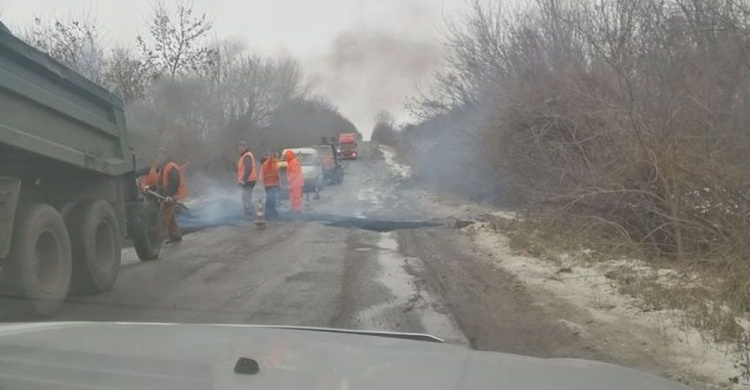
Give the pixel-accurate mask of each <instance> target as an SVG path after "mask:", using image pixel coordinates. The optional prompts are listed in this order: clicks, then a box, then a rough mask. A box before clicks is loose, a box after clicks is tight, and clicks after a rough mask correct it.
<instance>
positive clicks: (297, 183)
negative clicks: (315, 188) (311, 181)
mask: <svg viewBox="0 0 750 390" xmlns="http://www.w3.org/2000/svg"><path fill="white" fill-rule="evenodd" d="M284 155H285V156H286V162H287V167H286V179H287V182H289V187H290V188H293V187H303V186H304V185H305V178H304V177H302V166H301V165H300V164H299V161H297V158H296V157H295V156H294V152H292V151H291V150H287V151H286V153H285V154H284Z"/></svg>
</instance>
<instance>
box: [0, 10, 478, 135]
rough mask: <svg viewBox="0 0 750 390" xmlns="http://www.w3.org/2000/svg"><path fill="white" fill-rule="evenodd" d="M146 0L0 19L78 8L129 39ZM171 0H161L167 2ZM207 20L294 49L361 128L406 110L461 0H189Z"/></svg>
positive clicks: (274, 49)
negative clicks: (380, 114) (383, 114)
mask: <svg viewBox="0 0 750 390" xmlns="http://www.w3.org/2000/svg"><path fill="white" fill-rule="evenodd" d="M154 1H155V0H127V1H126V0H99V1H96V0H0V19H2V20H3V22H5V23H6V24H7V25H8V26H9V27H10V28H11V29H13V30H16V29H18V28H21V27H23V25H24V24H28V23H30V22H31V21H32V20H33V18H34V17H35V16H41V17H51V16H55V17H59V18H63V19H64V18H67V17H68V16H70V15H71V14H72V15H80V14H81V13H86V14H88V15H93V16H95V17H96V18H97V20H98V21H99V25H100V26H101V28H102V32H103V34H102V35H103V41H104V43H105V44H109V45H111V44H114V43H121V42H124V43H131V44H132V42H133V40H134V37H135V36H136V35H137V34H139V33H143V32H145V26H146V21H147V20H148V18H149V16H150V15H151V7H152V4H153V2H154ZM174 1H175V0H167V1H166V2H167V3H172V2H174ZM192 3H193V4H194V5H195V7H196V9H199V10H202V11H205V12H206V13H208V14H209V16H210V17H211V18H212V19H213V21H214V30H213V33H212V34H213V35H214V38H228V37H232V38H237V39H240V40H242V41H244V42H246V44H247V47H248V50H252V51H256V52H259V53H262V54H266V55H272V56H292V57H295V58H297V59H299V60H300V61H301V62H302V63H303V64H304V65H305V68H306V70H307V73H308V75H309V76H310V77H311V78H312V79H313V80H314V81H315V84H314V85H315V87H316V90H315V92H316V93H319V94H322V95H325V96H327V97H328V98H330V99H331V100H332V101H333V102H334V103H335V104H336V105H338V106H339V108H340V109H341V111H342V113H343V114H344V115H346V116H347V117H349V118H350V119H351V120H352V121H353V122H354V123H355V124H356V125H357V127H358V128H359V129H360V131H362V132H363V133H365V134H368V135H369V133H370V130H371V127H372V122H373V121H372V118H373V117H374V116H375V114H376V113H377V112H379V111H380V110H383V109H385V110H389V111H391V112H392V113H393V114H395V116H396V118H397V119H398V120H400V121H404V120H408V113H407V112H406V111H405V110H404V108H403V104H404V102H405V100H406V98H407V97H408V96H410V95H412V94H413V93H414V88H415V85H416V83H419V85H422V86H423V85H425V84H426V83H427V81H428V80H429V75H430V74H431V73H432V72H433V71H434V70H435V69H436V67H437V66H439V64H440V61H441V59H442V55H443V48H442V46H441V45H440V32H441V31H444V21H445V19H446V18H450V17H451V16H452V15H454V14H455V13H456V12H460V10H461V9H462V8H464V7H465V6H466V3H467V0H193V1H192Z"/></svg>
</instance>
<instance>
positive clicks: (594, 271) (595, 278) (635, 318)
mask: <svg viewBox="0 0 750 390" xmlns="http://www.w3.org/2000/svg"><path fill="white" fill-rule="evenodd" d="M462 230H463V231H464V232H465V233H466V234H469V235H470V236H471V237H472V238H473V240H474V242H475V243H476V244H477V245H478V246H479V247H480V249H482V250H484V251H486V252H489V253H492V254H493V256H492V258H493V259H494V261H495V262H496V264H497V265H498V266H499V267H500V268H501V269H503V270H505V271H508V272H510V273H512V274H514V275H515V276H516V277H518V278H519V279H520V280H521V281H523V282H524V283H525V284H526V285H528V286H530V287H533V288H538V289H544V290H546V291H549V292H550V293H552V294H553V295H554V296H556V297H559V298H562V299H564V300H565V301H567V302H569V303H572V304H573V305H575V306H577V307H579V308H583V309H585V310H586V311H588V312H589V313H590V314H591V315H592V317H593V318H594V319H595V320H596V321H597V322H599V323H600V324H604V325H617V326H623V325H626V324H630V325H633V326H632V327H629V329H632V331H633V332H634V333H636V334H637V335H638V336H642V337H643V338H645V339H651V340H653V342H652V343H650V344H651V345H654V346H660V347H664V348H667V349H668V351H665V352H666V353H664V354H663V355H665V356H670V357H671V358H670V361H669V363H671V364H672V365H673V366H674V367H675V370H676V371H678V372H681V373H682V374H686V375H690V376H696V375H697V376H699V377H703V378H708V379H710V380H711V382H713V383H716V384H726V383H727V380H728V378H730V377H735V376H737V375H738V374H739V370H738V369H737V368H735V367H734V365H735V361H734V359H733V357H732V354H731V353H730V352H731V351H732V346H731V345H728V344H723V343H714V342H711V341H709V340H708V339H707V338H705V337H703V335H702V334H701V332H699V331H698V330H697V329H694V328H687V327H686V326H685V324H684V322H683V321H682V319H681V318H682V316H683V315H684V313H681V311H679V310H658V311H650V312H644V311H643V310H641V309H639V307H638V303H637V302H636V300H635V299H634V298H632V297H629V296H626V295H623V294H621V293H620V292H618V291H617V286H616V285H615V284H614V282H613V281H612V280H609V279H608V278H606V277H605V275H606V274H607V273H608V272H610V271H612V270H614V269H622V267H628V268H629V269H631V270H638V269H640V268H643V267H644V266H643V265H642V264H641V263H640V262H637V261H633V262H627V263H624V262H622V261H611V262H602V263H600V264H595V265H593V264H591V263H588V262H582V261H576V260H575V259H572V258H570V257H568V258H566V257H563V260H562V264H555V263H553V262H551V261H549V260H541V259H537V258H534V257H529V256H519V255H515V254H513V253H512V251H511V250H510V248H509V247H508V239H507V237H505V236H503V235H501V234H499V233H497V232H495V231H494V230H492V228H491V227H490V226H488V225H487V224H484V223H476V224H473V225H470V226H467V227H465V228H464V229H462ZM561 269H565V270H566V272H565V273H561V272H560V270H561ZM568 271H569V272H568Z"/></svg>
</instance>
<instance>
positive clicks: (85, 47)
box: [22, 16, 104, 83]
mask: <svg viewBox="0 0 750 390" xmlns="http://www.w3.org/2000/svg"><path fill="white" fill-rule="evenodd" d="M22 38H23V39H24V40H25V41H27V42H28V43H29V44H31V45H32V46H35V47H36V48H37V49H39V50H41V51H43V52H45V53H47V54H49V55H50V56H52V57H53V58H55V59H56V60H58V61H60V62H61V63H63V64H64V65H66V66H68V67H70V68H71V69H73V70H75V71H76V72H78V73H80V74H82V75H84V76H85V77H87V78H88V79H90V80H92V81H94V82H96V83H101V82H102V77H103V73H104V49H103V47H102V45H101V42H100V40H99V32H98V29H97V24H96V20H95V19H93V18H90V17H87V16H81V17H77V18H70V19H69V20H67V21H63V20H60V19H53V20H51V21H47V20H43V19H41V18H35V19H34V22H33V24H32V25H31V26H30V27H29V28H28V29H27V30H26V31H24V32H23V33H22Z"/></svg>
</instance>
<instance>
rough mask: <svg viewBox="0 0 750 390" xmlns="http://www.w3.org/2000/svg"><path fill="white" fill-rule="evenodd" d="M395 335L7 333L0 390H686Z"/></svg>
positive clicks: (101, 327)
mask: <svg viewBox="0 0 750 390" xmlns="http://www.w3.org/2000/svg"><path fill="white" fill-rule="evenodd" d="M396 337H410V336H409V335H401V334H384V335H382V336H377V335H362V334H357V333H352V332H346V331H344V332H343V333H339V332H336V331H331V330H325V329H313V328H298V329H291V328H278V327H261V326H245V325H186V324H134V323H36V324H14V325H4V326H0V388H3V389H5V388H8V389H13V388H24V389H25V388H34V389H45V388H49V389H68V388H70V389H73V388H75V389H79V388H108V389H145V388H153V389H181V390H184V389H377V390H382V389H430V390H441V389H451V390H454V389H534V390H539V389H560V390H565V389H571V390H572V389H575V390H585V389H685V387H683V386H681V385H677V384H674V383H672V382H668V381H666V380H664V379H661V378H658V377H655V376H652V375H649V374H645V373H641V372H638V371H634V370H631V369H627V368H622V367H617V366H614V365H610V364H605V363H597V362H590V361H583V360H570V359H539V358H530V357H522V356H516V355H510V354H503V353H490V352H477V351H472V350H469V349H466V348H464V347H460V346H456V345H449V344H443V343H437V342H426V341H415V340H405V339H400V338H396ZM423 338H427V337H423ZM427 339H428V338H427ZM243 357H244V358H249V359H253V360H254V361H256V362H257V363H258V366H259V372H258V373H257V374H254V375H248V374H238V373H235V365H236V363H237V361H238V359H239V358H243Z"/></svg>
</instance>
